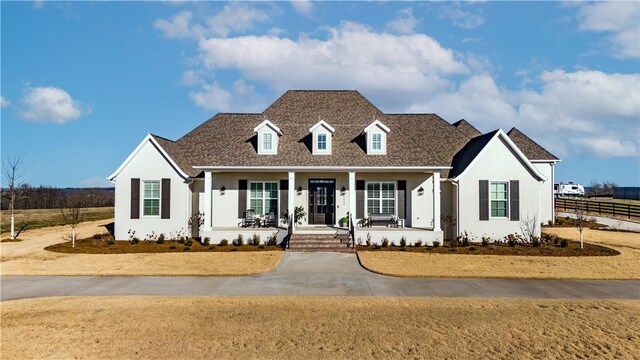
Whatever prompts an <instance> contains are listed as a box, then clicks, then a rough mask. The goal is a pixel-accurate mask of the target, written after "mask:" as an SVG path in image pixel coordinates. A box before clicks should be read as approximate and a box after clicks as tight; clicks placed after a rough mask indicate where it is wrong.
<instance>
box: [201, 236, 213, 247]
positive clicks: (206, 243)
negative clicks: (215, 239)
mask: <svg viewBox="0 0 640 360" xmlns="http://www.w3.org/2000/svg"><path fill="white" fill-rule="evenodd" d="M202 244H203V245H204V246H209V244H211V238H210V237H208V236H206V237H205V238H204V241H203V242H202Z"/></svg>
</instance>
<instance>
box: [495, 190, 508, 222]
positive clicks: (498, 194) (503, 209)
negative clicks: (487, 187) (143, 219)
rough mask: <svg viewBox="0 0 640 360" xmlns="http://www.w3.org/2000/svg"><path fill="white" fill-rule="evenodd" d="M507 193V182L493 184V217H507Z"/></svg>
mask: <svg viewBox="0 0 640 360" xmlns="http://www.w3.org/2000/svg"><path fill="white" fill-rule="evenodd" d="M507 191H508V185H507V183H506V182H492V183H491V217H503V218H506V217H507V201H508V200H507V199H508V194H507Z"/></svg>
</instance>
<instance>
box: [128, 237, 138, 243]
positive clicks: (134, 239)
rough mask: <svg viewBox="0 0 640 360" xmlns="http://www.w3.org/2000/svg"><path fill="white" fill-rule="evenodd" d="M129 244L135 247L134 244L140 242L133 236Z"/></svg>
mask: <svg viewBox="0 0 640 360" xmlns="http://www.w3.org/2000/svg"><path fill="white" fill-rule="evenodd" d="M129 242H130V243H131V244H133V245H135V244H138V243H139V242H140V239H138V238H137V237H135V236H134V237H133V238H132V239H131V241H129Z"/></svg>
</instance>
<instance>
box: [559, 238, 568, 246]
mask: <svg viewBox="0 0 640 360" xmlns="http://www.w3.org/2000/svg"><path fill="white" fill-rule="evenodd" d="M567 246H569V240H567V239H562V240H560V247H563V248H566V247H567Z"/></svg>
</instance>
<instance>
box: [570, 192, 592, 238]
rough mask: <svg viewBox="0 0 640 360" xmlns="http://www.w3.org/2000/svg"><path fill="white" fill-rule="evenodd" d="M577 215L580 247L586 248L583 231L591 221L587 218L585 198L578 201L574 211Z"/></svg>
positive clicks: (576, 224)
mask: <svg viewBox="0 0 640 360" xmlns="http://www.w3.org/2000/svg"><path fill="white" fill-rule="evenodd" d="M573 213H574V215H575V226H576V229H578V231H580V249H584V242H583V239H582V231H583V230H584V227H585V226H586V225H587V223H588V222H589V219H588V218H587V203H586V202H585V201H583V200H579V201H576V208H575V209H574V211H573Z"/></svg>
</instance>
